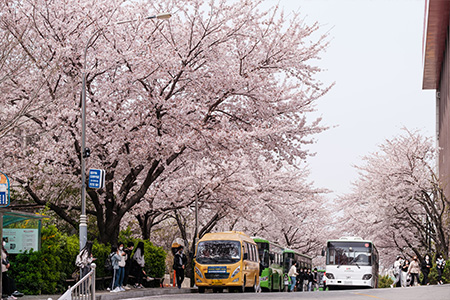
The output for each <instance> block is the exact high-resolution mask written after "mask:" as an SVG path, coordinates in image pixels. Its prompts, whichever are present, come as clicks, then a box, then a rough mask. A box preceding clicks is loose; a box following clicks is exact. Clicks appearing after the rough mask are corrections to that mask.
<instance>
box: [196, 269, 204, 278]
mask: <svg viewBox="0 0 450 300" xmlns="http://www.w3.org/2000/svg"><path fill="white" fill-rule="evenodd" d="M195 273H197V275H198V277H200V278H203V275H202V272H200V270H199V269H198V268H197V267H195Z"/></svg>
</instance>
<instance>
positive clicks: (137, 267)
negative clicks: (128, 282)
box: [133, 242, 145, 289]
mask: <svg viewBox="0 0 450 300" xmlns="http://www.w3.org/2000/svg"><path fill="white" fill-rule="evenodd" d="M133 260H134V261H133V264H134V277H136V283H135V285H134V287H135V288H139V289H140V288H143V287H144V286H143V285H142V276H143V275H144V266H145V259H144V243H143V242H139V243H138V245H137V247H136V251H135V252H134V256H133Z"/></svg>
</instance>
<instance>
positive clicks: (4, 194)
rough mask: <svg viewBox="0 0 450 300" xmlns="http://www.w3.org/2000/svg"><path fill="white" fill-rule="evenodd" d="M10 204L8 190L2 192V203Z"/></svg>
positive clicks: (0, 193) (0, 203) (0, 195)
mask: <svg viewBox="0 0 450 300" xmlns="http://www.w3.org/2000/svg"><path fill="white" fill-rule="evenodd" d="M7 204H8V194H7V193H6V192H0V205H7Z"/></svg>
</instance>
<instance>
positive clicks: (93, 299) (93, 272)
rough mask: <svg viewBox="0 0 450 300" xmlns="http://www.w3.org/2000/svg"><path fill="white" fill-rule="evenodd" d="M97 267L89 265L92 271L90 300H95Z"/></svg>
mask: <svg viewBox="0 0 450 300" xmlns="http://www.w3.org/2000/svg"><path fill="white" fill-rule="evenodd" d="M96 267H97V265H96V264H94V263H92V264H91V269H92V280H91V282H92V283H91V289H92V290H91V291H92V292H91V295H92V298H91V300H95V268H96Z"/></svg>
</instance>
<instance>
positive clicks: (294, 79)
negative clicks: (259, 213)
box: [0, 0, 330, 242]
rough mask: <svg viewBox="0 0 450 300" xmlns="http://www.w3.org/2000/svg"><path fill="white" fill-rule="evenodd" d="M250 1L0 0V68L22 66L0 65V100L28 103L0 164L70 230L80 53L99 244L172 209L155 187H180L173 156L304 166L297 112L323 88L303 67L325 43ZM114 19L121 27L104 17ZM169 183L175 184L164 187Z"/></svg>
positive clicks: (311, 69) (309, 124) (76, 181)
mask: <svg viewBox="0 0 450 300" xmlns="http://www.w3.org/2000/svg"><path fill="white" fill-rule="evenodd" d="M260 3H261V1H238V2H234V1H233V2H228V1H212V2H205V1H202V0H190V1H188V0H181V1H171V0H166V1H164V0H162V1H159V3H158V4H155V3H151V2H147V1H138V2H132V1H126V0H121V1H112V0H97V1H88V0H79V1H72V0H29V1H21V0H8V1H6V2H4V3H3V4H2V5H3V6H2V14H1V15H0V31H1V34H3V35H7V36H8V37H10V42H11V43H13V44H14V45H16V46H15V48H14V49H15V53H16V54H15V55H14V57H13V58H14V59H10V60H9V67H8V69H9V70H18V69H20V70H21V71H20V72H17V73H15V74H14V76H7V75H6V74H7V72H8V70H6V69H0V72H2V73H1V75H0V78H5V80H2V81H1V82H0V85H1V86H0V89H1V90H2V92H3V95H2V102H1V105H2V106H4V105H9V106H8V107H9V108H10V107H11V105H10V104H5V103H12V101H13V100H14V99H21V102H22V103H23V105H25V104H26V101H30V99H33V103H38V105H37V106H34V107H35V108H36V109H34V110H31V111H29V112H28V116H27V118H28V119H29V120H33V122H25V123H22V124H21V126H20V128H21V130H22V132H23V134H25V135H26V136H27V137H29V138H30V139H29V143H27V144H24V143H23V141H22V139H23V137H22V136H9V137H8V138H7V139H3V138H2V137H1V136H0V138H2V145H4V147H2V149H0V152H1V154H2V157H6V158H7V159H5V160H2V162H1V168H2V169H3V170H8V173H9V174H11V177H12V178H13V180H14V181H15V182H17V183H20V184H21V185H22V187H23V188H24V191H26V193H27V195H28V196H29V198H30V199H31V200H32V201H33V202H35V203H37V204H39V205H45V206H47V207H49V208H50V209H51V210H53V211H54V212H55V213H56V214H57V215H58V216H59V217H61V218H62V219H64V220H65V221H66V222H68V223H69V224H71V226H73V227H74V228H77V223H78V221H77V219H78V215H79V211H80V196H79V192H78V189H79V186H80V181H81V180H80V178H81V175H80V174H81V168H80V156H81V152H82V151H81V146H80V140H81V138H80V134H81V129H80V128H81V125H80V124H81V120H80V116H81V113H80V91H81V74H82V72H83V53H84V50H85V48H86V49H87V65H86V70H85V71H86V74H87V76H86V77H87V80H86V86H87V132H86V136H87V145H88V147H89V148H90V149H91V150H92V155H91V157H90V158H88V159H87V167H88V168H102V169H105V170H106V186H105V188H104V189H99V190H94V189H88V191H87V194H88V207H87V214H88V216H89V217H90V222H96V224H97V227H98V235H99V239H100V241H102V242H116V241H117V236H118V231H119V228H120V225H121V223H122V222H123V218H124V216H125V215H126V214H127V213H128V212H130V211H132V210H135V212H137V213H140V214H141V215H142V216H143V217H144V219H145V210H146V209H148V208H149V207H151V206H152V205H157V206H153V209H154V211H158V209H159V210H164V209H169V208H170V209H172V210H173V208H174V207H175V208H176V206H177V203H174V205H172V207H171V204H170V202H168V201H167V199H168V198H169V197H167V198H164V197H163V198H159V195H161V193H162V192H165V193H167V195H169V196H170V195H171V194H174V193H180V194H183V191H182V188H183V187H184V186H185V185H183V181H184V180H185V178H183V177H181V176H179V175H178V174H177V173H178V171H179V170H181V169H182V168H183V166H184V165H185V164H192V163H194V162H198V161H201V160H202V158H205V157H211V158H214V160H222V161H229V162H238V161H239V160H240V159H241V158H242V157H243V155H244V154H245V155H246V156H247V157H248V158H249V159H250V160H253V161H259V162H266V163H267V164H269V165H270V166H276V168H281V166H282V165H284V164H288V165H289V164H294V163H295V162H298V161H304V160H305V159H306V158H307V157H308V155H309V152H308V151H307V149H306V148H305V144H309V143H312V142H313V136H314V134H316V133H319V132H321V131H323V130H324V129H325V128H324V127H323V126H321V125H320V119H317V120H312V121H310V120H308V119H307V115H308V113H309V112H311V111H314V109H315V108H314V107H315V103H316V101H317V100H318V99H319V98H320V97H321V96H323V95H324V94H325V93H326V92H327V91H328V90H329V88H330V86H324V85H323V84H321V83H320V82H319V81H318V80H317V79H316V76H315V75H316V74H317V73H318V72H320V71H321V70H320V69H319V68H317V67H316V66H314V60H316V59H319V58H320V53H321V52H322V51H324V49H325V48H326V46H327V42H326V37H325V36H322V37H319V38H318V39H316V40H315V39H313V38H312V34H313V33H315V32H317V30H318V29H319V27H318V25H317V24H312V25H306V24H305V22H301V19H300V16H299V15H298V14H293V15H290V16H289V18H287V17H285V15H284V14H283V12H282V11H280V10H279V9H278V8H277V7H275V8H273V9H271V10H267V11H265V10H261V9H260V8H259V6H260V5H259V4H260ZM165 11H169V12H176V13H175V14H174V16H173V17H172V18H171V19H170V20H168V21H160V20H156V21H153V20H150V21H148V20H146V19H145V16H147V15H149V12H150V14H152V13H158V12H165ZM122 20H134V21H132V22H130V23H126V24H117V22H119V21H122ZM90 38H92V39H90ZM89 40H91V42H90V43H89V44H87V41H89ZM5 72H6V73H5ZM15 109H18V108H15ZM262 167H264V166H262ZM180 173H182V172H180ZM230 173H231V172H230V171H227V172H226V173H225V174H230ZM194 176H195V174H194ZM171 177H172V178H171ZM224 177H226V175H223V176H221V177H220V178H222V179H223V178H224ZM175 178H176V180H175ZM168 179H171V182H172V183H173V184H174V186H172V188H171V190H169V189H167V190H164V191H163V190H162V189H161V188H160V187H162V186H164V181H167V180H168ZM208 186H209V188H210V189H214V184H209V185H208ZM164 187H167V185H166V186H164ZM177 187H178V188H177ZM177 189H178V191H177ZM199 192H200V190H197V193H199ZM154 195H158V198H156V199H157V202H155V203H153V202H152V201H153V200H152V199H155V198H154ZM170 198H171V197H170ZM191 201H192V198H186V199H184V200H183V202H182V203H179V205H181V206H185V207H187V206H189V205H191V203H192V202H191ZM158 216H159V215H158ZM147 218H152V215H151V214H150V215H148V216H147ZM144 219H143V220H144ZM147 220H148V219H147ZM154 220H155V219H154ZM144 223H145V222H144Z"/></svg>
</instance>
